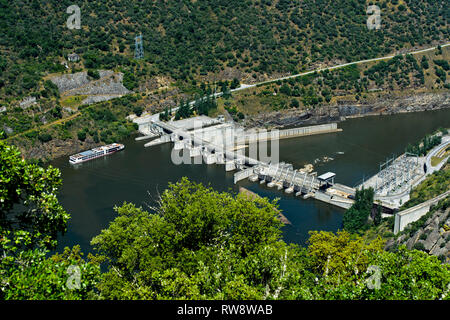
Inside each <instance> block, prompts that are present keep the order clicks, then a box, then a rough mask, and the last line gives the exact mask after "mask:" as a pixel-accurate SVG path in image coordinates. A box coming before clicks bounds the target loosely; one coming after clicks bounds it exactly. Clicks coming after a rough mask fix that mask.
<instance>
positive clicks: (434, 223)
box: [386, 207, 450, 263]
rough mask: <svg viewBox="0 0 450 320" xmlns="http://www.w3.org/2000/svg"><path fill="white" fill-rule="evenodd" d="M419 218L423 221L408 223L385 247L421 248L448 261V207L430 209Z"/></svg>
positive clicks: (449, 252) (449, 246) (449, 242)
mask: <svg viewBox="0 0 450 320" xmlns="http://www.w3.org/2000/svg"><path fill="white" fill-rule="evenodd" d="M421 220H422V221H423V220H424V222H422V221H419V222H416V223H415V225H414V224H410V225H409V228H406V229H405V232H403V233H402V234H401V235H400V236H399V237H398V238H396V239H391V240H389V241H388V242H387V244H386V249H387V250H392V249H394V248H396V247H398V246H399V245H406V247H407V248H408V249H410V250H411V249H417V250H422V251H425V252H427V253H429V254H431V255H434V256H437V257H439V259H441V261H443V262H445V263H450V207H448V208H445V209H439V210H434V211H431V212H430V213H429V214H428V215H427V216H425V217H424V218H423V219H421ZM418 224H419V225H420V226H419V227H418Z"/></svg>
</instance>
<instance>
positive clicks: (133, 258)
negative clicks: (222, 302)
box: [92, 178, 302, 299]
mask: <svg viewBox="0 0 450 320" xmlns="http://www.w3.org/2000/svg"><path fill="white" fill-rule="evenodd" d="M158 203H159V205H158V206H157V207H155V208H152V209H151V212H147V211H144V210H143V209H142V208H137V207H135V206H134V205H132V204H128V203H125V204H124V205H123V206H121V207H119V208H116V211H117V213H118V214H119V216H118V217H117V218H116V219H115V220H114V221H113V222H112V223H111V224H110V226H109V228H108V229H106V230H103V231H102V233H101V234H100V235H98V236H96V237H95V238H94V239H93V240H92V245H93V246H94V247H95V249H96V250H97V251H98V253H99V259H103V261H104V262H107V266H109V268H108V271H107V272H106V273H105V274H104V275H103V277H102V281H101V283H100V284H99V289H100V294H101V296H102V297H104V298H106V299H109V298H125V299H128V298H138V299H180V298H181V299H262V298H264V297H268V296H272V297H273V296H283V295H284V294H286V295H291V294H292V293H291V292H290V291H284V290H285V289H286V288H287V287H289V286H288V283H291V282H292V283H296V284H297V285H298V282H297V280H298V278H299V276H298V273H299V270H301V269H302V268H301V266H300V265H299V264H298V263H299V260H298V259H294V256H296V255H298V250H299V249H298V247H296V246H288V245H286V244H285V243H284V242H283V241H282V240H280V236H281V231H280V225H281V223H280V222H279V221H278V220H277V219H276V216H277V212H276V211H275V208H276V206H275V203H272V202H269V201H268V200H267V199H262V198H261V199H255V200H251V199H248V198H247V197H246V196H244V195H237V196H235V197H233V196H232V195H231V194H229V193H218V192H216V191H214V190H212V189H211V188H206V187H204V186H202V185H199V184H195V183H193V182H190V181H188V180H187V179H186V178H183V179H182V180H181V181H179V182H178V183H176V184H170V185H169V188H168V189H167V190H165V191H164V193H163V194H162V195H161V199H160V200H159V202H158ZM284 268H286V271H283V270H285V269H284ZM283 272H284V275H283ZM295 279H297V280H295Z"/></svg>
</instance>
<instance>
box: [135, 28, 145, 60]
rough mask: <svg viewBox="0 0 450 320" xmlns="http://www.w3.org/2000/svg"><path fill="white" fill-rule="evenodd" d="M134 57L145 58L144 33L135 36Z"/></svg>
mask: <svg viewBox="0 0 450 320" xmlns="http://www.w3.org/2000/svg"><path fill="white" fill-rule="evenodd" d="M134 58H135V59H142V58H144V46H143V44H142V33H141V34H139V35H138V36H137V37H136V38H134Z"/></svg>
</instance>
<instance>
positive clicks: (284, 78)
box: [145, 42, 450, 122]
mask: <svg viewBox="0 0 450 320" xmlns="http://www.w3.org/2000/svg"><path fill="white" fill-rule="evenodd" d="M447 46H450V42H449V43H446V44H444V45H441V47H442V48H444V47H447ZM436 49H437V47H431V48H427V49H422V50H417V51H412V52H407V53H403V54H402V55H403V56H404V55H407V54H419V53H423V52H427V51H432V50H436ZM395 56H397V55H390V56H386V57H381V58H373V59H367V60H359V61H354V62H348V63H343V64H339V65H336V66H332V67H326V68H319V69H315V70H311V71H307V72H303V73H298V74H294V75H290V76H286V77H281V78H276V79H272V80H267V81H263V82H258V83H254V84H244V83H242V84H241V85H240V86H239V88H236V89H231V90H230V91H231V92H236V91H242V90H246V89H249V88H254V87H256V86H258V85H262V84H265V83H269V82H274V81H281V80H287V79H291V78H297V77H301V76H306V75H308V74H312V73H314V72H320V71H325V70H334V69H339V68H343V67H347V66H350V65H352V64H361V63H367V62H373V61H380V60H388V59H392V58H394V57H395ZM221 95H223V92H216V93H213V94H212V95H210V97H215V98H217V97H220V96H221ZM203 99H206V96H205V97H203ZM194 103H195V101H191V102H189V105H191V106H192V105H193V104H194ZM177 109H178V108H174V109H172V111H176V110H177ZM161 113H162V112H161ZM145 117H147V119H152V120H153V121H158V120H159V113H156V114H153V115H146V116H145ZM147 122H148V120H147Z"/></svg>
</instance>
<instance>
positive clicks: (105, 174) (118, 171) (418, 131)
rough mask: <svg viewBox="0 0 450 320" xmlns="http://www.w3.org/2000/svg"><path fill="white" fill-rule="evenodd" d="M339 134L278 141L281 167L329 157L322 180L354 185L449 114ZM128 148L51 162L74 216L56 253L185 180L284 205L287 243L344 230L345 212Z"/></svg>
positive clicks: (218, 170) (360, 121) (364, 123)
mask: <svg viewBox="0 0 450 320" xmlns="http://www.w3.org/2000/svg"><path fill="white" fill-rule="evenodd" d="M338 127H339V128H342V129H343V131H342V132H338V133H330V134H323V135H316V136H309V137H299V138H292V139H283V140H280V161H285V162H288V163H292V164H293V165H294V168H295V169H297V168H300V167H303V165H305V164H307V163H313V162H314V160H315V159H318V158H323V157H324V156H327V157H332V158H334V160H332V161H329V162H326V163H325V162H319V163H317V164H316V165H315V171H317V172H318V174H319V175H320V174H322V173H325V172H327V171H332V172H335V173H336V182H339V183H342V184H346V185H348V186H354V185H355V184H357V183H358V182H359V181H360V180H361V179H362V178H363V176H366V177H368V176H370V175H371V174H374V173H376V171H377V170H378V166H379V164H380V163H381V162H383V161H385V159H386V158H387V157H389V156H391V155H393V154H397V155H398V154H400V153H402V152H403V151H404V149H405V147H406V146H407V145H408V143H414V142H416V141H418V140H420V139H421V138H422V137H423V136H425V135H426V134H429V133H431V132H433V131H435V130H436V129H438V128H439V127H446V128H449V127H450V109H444V110H438V111H429V112H419V113H406V114H397V115H391V116H371V117H366V118H357V119H349V120H347V121H344V122H341V123H339V124H338ZM122 143H124V144H125V146H126V148H125V150H124V151H121V152H118V153H116V154H114V155H111V156H108V157H104V158H100V159H96V160H92V161H89V162H86V163H83V164H81V165H77V166H72V165H70V164H69V162H68V157H62V158H59V159H56V160H54V161H52V162H51V165H53V166H55V167H58V168H59V169H60V170H61V173H62V179H63V185H62V187H61V188H60V190H59V195H58V198H59V200H60V202H61V203H62V205H63V206H64V208H65V209H66V210H67V212H69V213H70V214H71V219H70V220H69V223H68V231H67V233H66V234H65V235H64V236H60V237H59V239H58V248H57V251H62V249H63V248H64V247H65V246H69V247H72V246H73V245H76V244H79V245H80V246H81V249H82V250H83V252H85V253H87V252H92V247H91V246H90V240H91V239H92V238H93V237H94V236H95V235H97V234H99V233H100V231H101V230H102V229H104V228H107V227H108V225H109V223H110V222H111V221H112V220H113V219H114V218H115V217H116V213H115V212H114V210H113V207H114V206H115V205H119V206H120V205H121V204H122V203H123V202H124V201H127V202H133V203H135V204H136V205H138V206H142V207H144V208H145V207H147V206H148V205H151V204H153V201H154V199H155V198H156V197H157V195H158V193H161V192H162V191H163V190H164V189H165V188H166V187H167V185H168V183H169V182H176V181H178V180H179V179H180V178H181V177H183V176H186V177H188V178H189V179H191V180H193V181H196V182H201V183H203V184H205V185H210V186H211V187H213V188H214V189H216V190H219V191H228V190H232V191H234V192H237V191H238V187H239V186H243V187H246V188H248V189H250V190H251V191H253V192H256V193H258V194H259V195H261V196H266V197H268V198H270V199H274V198H279V202H278V203H279V207H280V209H281V210H282V211H283V213H284V215H285V216H286V217H287V218H288V219H289V220H290V222H291V223H292V225H287V226H285V227H283V237H284V240H285V241H287V242H292V243H298V244H300V245H303V244H305V241H306V240H307V238H308V231H310V230H327V231H337V230H338V229H340V228H341V227H342V216H343V213H344V210H343V209H340V208H337V207H334V206H331V205H328V204H325V203H323V202H320V201H317V200H314V199H308V200H303V199H302V198H300V197H295V196H294V195H288V194H285V193H284V192H282V191H278V190H276V188H275V189H270V188H267V187H266V186H265V185H259V184H258V183H252V182H250V181H248V180H244V181H241V182H239V183H238V184H237V185H234V183H233V173H232V172H225V169H224V166H223V165H206V164H202V165H194V164H192V165H184V164H182V165H175V164H173V163H172V161H171V156H170V155H171V150H172V145H171V144H164V145H160V146H155V147H151V148H144V144H145V141H142V142H137V141H135V140H134V138H129V139H127V140H125V141H122Z"/></svg>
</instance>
